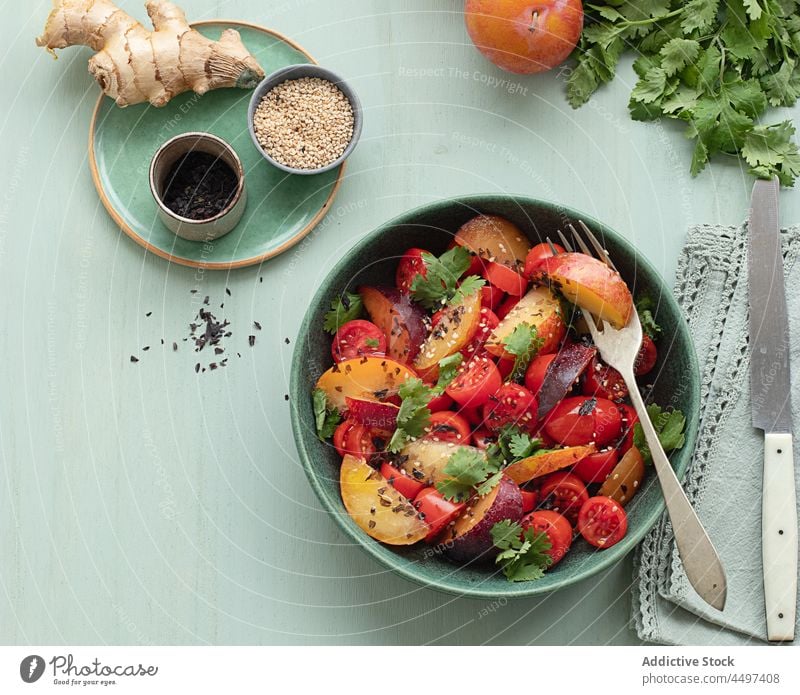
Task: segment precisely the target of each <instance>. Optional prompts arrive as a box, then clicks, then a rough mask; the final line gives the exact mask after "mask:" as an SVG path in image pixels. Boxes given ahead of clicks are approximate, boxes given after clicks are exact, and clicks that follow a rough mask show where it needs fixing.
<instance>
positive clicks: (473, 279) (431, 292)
mask: <svg viewBox="0 0 800 695" xmlns="http://www.w3.org/2000/svg"><path fill="white" fill-rule="evenodd" d="M422 261H423V263H425V269H426V271H427V272H426V273H425V275H422V274H418V275H417V276H416V277H415V278H414V281H413V282H412V283H411V296H412V297H413V298H414V299H415V300H416V301H418V302H419V303H420V304H422V306H424V307H425V308H426V309H438V308H441V307H442V306H443V305H445V304H449V303H451V302H459V301H462V300H463V298H464V297H466V296H468V295H470V294H472V293H473V292H475V291H477V290H478V288H480V287H481V286H483V284H484V281H483V280H482V279H481V278H479V277H477V276H472V275H471V276H470V277H468V278H465V279H464V281H463V282H462V283H461V286H460V287H459V286H458V281H459V279H460V278H461V276H462V275H463V274H464V273H465V272H466V270H467V268H469V266H470V263H471V261H472V257H471V255H470V253H469V251H467V250H466V249H465V248H464V247H463V246H454V247H453V248H452V249H449V250H448V251H445V252H444V253H443V254H442V255H441V256H439V257H438V258H437V257H436V256H434V255H433V254H432V253H427V252H426V253H423V254H422Z"/></svg>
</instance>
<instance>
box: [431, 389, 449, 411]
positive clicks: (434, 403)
mask: <svg viewBox="0 0 800 695" xmlns="http://www.w3.org/2000/svg"><path fill="white" fill-rule="evenodd" d="M429 385H430V384H429ZM452 406H453V399H452V398H450V396H448V395H447V394H446V393H440V394H439V395H438V396H434V397H433V398H431V399H430V400H429V401H428V410H430V411H431V412H432V413H438V412H439V411H440V410H450V408H451V407H452Z"/></svg>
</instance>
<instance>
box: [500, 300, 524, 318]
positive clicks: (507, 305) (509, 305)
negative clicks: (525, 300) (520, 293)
mask: <svg viewBox="0 0 800 695" xmlns="http://www.w3.org/2000/svg"><path fill="white" fill-rule="evenodd" d="M518 303H519V297H515V296H514V295H512V294H510V295H508V297H506V298H505V299H504V300H503V302H502V304H500V306H499V307H497V318H499V319H504V318H505V317H506V316H508V314H509V312H510V311H511V310H512V309H513V308H514V307H515V306H517V304H518Z"/></svg>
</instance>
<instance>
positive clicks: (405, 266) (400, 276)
mask: <svg viewBox="0 0 800 695" xmlns="http://www.w3.org/2000/svg"><path fill="white" fill-rule="evenodd" d="M423 253H428V251H425V249H418V248H410V249H408V251H406V252H405V253H404V254H403V257H402V258H401V259H400V263H398V264H397V272H396V273H395V284H396V285H397V289H398V290H400V291H401V292H403V293H406V294H407V293H409V292H411V285H412V284H413V283H414V278H415V277H417V275H422V277H425V276H426V275H427V274H428V269H427V268H426V267H425V261H423V260H422V254H423Z"/></svg>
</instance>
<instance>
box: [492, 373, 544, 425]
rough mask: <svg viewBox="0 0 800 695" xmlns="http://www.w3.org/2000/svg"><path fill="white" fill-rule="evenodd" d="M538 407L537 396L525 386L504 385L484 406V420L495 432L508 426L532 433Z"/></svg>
mask: <svg viewBox="0 0 800 695" xmlns="http://www.w3.org/2000/svg"><path fill="white" fill-rule="evenodd" d="M537 406H538V404H537V402H536V396H534V395H533V394H532V393H531V392H530V391H528V389H526V388H525V387H524V386H519V385H518V384H510V383H509V384H503V385H502V386H501V387H500V389H499V390H498V391H497V393H495V394H494V395H493V396H492V397H491V398H489V400H488V401H487V403H486V405H484V406H483V420H484V422H485V423H486V427H488V428H489V429H490V430H493V431H495V432H496V431H498V430H501V429H502V428H503V427H505V426H506V425H516V426H517V427H520V428H521V429H523V430H528V431H532V430H533V429H534V428H535V427H536V408H537Z"/></svg>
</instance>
